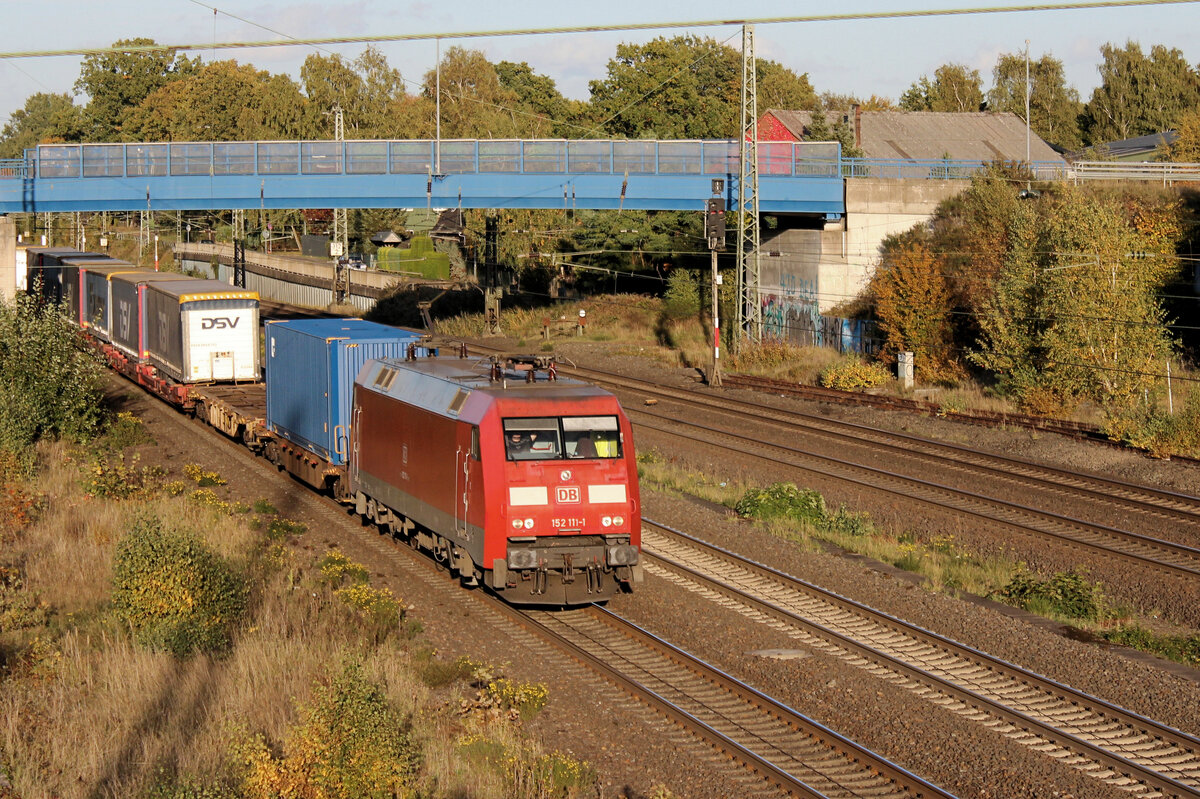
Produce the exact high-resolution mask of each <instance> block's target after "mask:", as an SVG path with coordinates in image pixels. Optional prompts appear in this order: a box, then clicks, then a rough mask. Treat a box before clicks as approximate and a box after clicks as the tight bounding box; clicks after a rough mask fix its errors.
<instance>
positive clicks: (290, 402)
mask: <svg viewBox="0 0 1200 799" xmlns="http://www.w3.org/2000/svg"><path fill="white" fill-rule="evenodd" d="M419 338H420V336H418V335H417V334H416V333H409V332H408V331H405V330H397V329H396V328H394V327H387V326H386V325H380V324H376V323H374V322H367V321H364V320H362V319H303V320H295V321H288V322H268V323H267V326H266V350H267V358H266V367H267V429H268V430H270V431H271V432H272V433H275V434H276V435H278V436H280V437H282V438H285V439H287V440H288V441H290V442H292V443H293V444H296V445H298V446H301V447H304V448H305V449H307V450H309V451H310V452H314V453H316V454H317V455H320V456H321V457H322V458H324V459H325V460H327V461H329V462H330V463H333V464H335V465H339V466H340V465H342V464H344V463H345V462H346V455H347V444H348V442H349V440H350V406H351V403H352V402H353V399H354V378H355V377H356V376H357V375H358V372H359V370H360V369H362V367H363V365H364V364H365V363H366V362H367V361H370V360H373V359H376V358H401V359H402V358H404V357H405V354H406V353H407V350H408V345H409V344H410V343H413V342H415V341H417V340H418V339H419ZM421 354H426V353H425V350H424V348H422V352H421Z"/></svg>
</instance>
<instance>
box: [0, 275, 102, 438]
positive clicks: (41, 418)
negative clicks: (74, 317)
mask: <svg viewBox="0 0 1200 799" xmlns="http://www.w3.org/2000/svg"><path fill="white" fill-rule="evenodd" d="M100 399H101V391H100V366H99V365H98V364H97V363H96V361H95V360H94V359H93V358H91V357H89V356H88V355H86V354H85V353H84V352H83V351H82V350H80V349H79V347H78V346H77V345H76V333H75V330H74V328H72V327H71V325H70V323H69V322H67V320H66V318H65V317H64V316H63V315H62V314H60V313H58V309H57V308H55V307H48V306H40V305H39V302H38V301H37V300H36V299H35V298H34V297H33V296H32V295H29V294H25V293H20V294H18V295H17V297H16V298H15V299H13V300H10V301H8V302H2V303H0V449H4V450H7V451H9V452H11V453H13V454H15V455H18V456H22V457H27V456H29V455H30V454H31V449H30V448H31V447H32V445H33V444H34V443H36V442H37V441H38V440H40V439H43V438H54V437H62V438H66V439H69V440H73V441H83V440H86V439H88V438H90V437H91V436H93V435H94V434H95V433H96V431H97V429H98V427H99V424H100V420H101V409H100Z"/></svg>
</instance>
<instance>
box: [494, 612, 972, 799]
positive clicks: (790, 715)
mask: <svg viewBox="0 0 1200 799" xmlns="http://www.w3.org/2000/svg"><path fill="white" fill-rule="evenodd" d="M500 607H501V608H502V609H503V610H504V612H506V613H510V614H512V615H513V616H514V617H520V618H523V619H524V620H525V621H526V623H527V624H528V625H532V626H533V627H534V628H535V629H536V632H538V633H539V634H541V635H542V636H543V637H545V638H547V639H548V640H552V641H553V642H554V643H555V644H556V645H557V646H559V647H561V648H563V649H565V650H567V651H568V652H569V653H570V654H571V655H572V656H574V657H576V658H578V659H580V660H582V661H584V662H585V663H587V664H589V665H590V666H592V667H593V668H594V669H596V670H597V671H599V672H600V673H602V674H604V675H606V676H607V677H609V678H610V679H612V680H613V681H614V682H616V683H617V684H618V685H620V686H623V687H625V688H626V689H627V690H629V691H631V692H632V693H634V694H635V695H637V696H639V697H641V698H642V699H643V701H646V702H647V703H649V704H651V705H653V706H655V707H656V708H658V709H659V710H660V711H662V712H664V713H665V714H666V715H667V716H668V717H670V718H671V719H672V720H674V721H675V722H676V723H679V724H681V725H682V726H684V727H685V728H687V729H690V730H692V731H693V732H696V733H697V734H699V735H700V737H702V738H703V739H704V740H706V741H708V742H709V743H710V744H711V745H713V746H714V747H716V748H718V749H719V750H721V751H724V752H726V753H727V754H731V755H734V756H736V757H737V758H738V759H740V760H743V761H744V762H746V763H747V765H748V767H750V768H751V770H752V771H754V772H755V773H758V774H759V775H760V776H763V777H765V778H767V779H770V780H771V781H772V782H775V783H776V784H778V785H779V786H780V787H781V788H783V789H784V790H785V791H788V792H789V793H796V794H798V795H801V796H813V797H824V796H826V794H824V793H821V792H820V791H817V790H816V789H815V788H814V787H812V786H810V785H809V784H808V783H806V782H804V781H803V780H801V779H799V778H798V777H796V776H795V775H793V774H790V773H789V772H787V771H786V770H784V769H782V768H781V767H779V766H778V765H776V764H774V763H772V762H771V761H770V760H769V759H767V758H766V757H765V756H763V755H761V754H759V753H757V752H755V751H753V749H751V748H749V747H748V746H746V745H745V744H742V743H740V742H738V741H737V740H735V739H734V738H733V737H731V735H730V734H727V733H725V732H722V731H721V730H719V729H717V728H716V727H715V726H713V725H712V724H709V723H708V722H705V721H703V720H702V719H699V718H698V717H697V716H695V715H694V714H693V713H690V712H688V711H687V710H686V709H684V708H682V707H680V706H679V705H678V704H676V703H675V702H673V701H671V700H670V699H668V698H667V697H665V696H663V695H662V694H661V693H660V692H658V691H655V690H654V689H653V688H651V687H649V686H648V685H646V684H644V683H643V682H641V681H639V680H637V679H635V678H633V677H632V676H630V675H629V674H626V673H624V672H623V671H622V670H621V669H620V668H619V667H618V666H617V665H615V664H614V663H612V662H611V661H609V660H606V659H604V658H602V657H598V656H597V655H595V654H594V653H592V652H589V651H588V650H587V649H586V648H585V647H584V646H581V645H580V644H578V643H576V642H575V641H572V640H571V639H570V638H568V637H567V636H566V635H565V634H564V633H562V632H559V631H558V630H556V629H554V628H553V626H566V627H571V622H570V619H569V614H568V615H566V616H564V614H561V613H548V612H547V611H526V610H520V609H517V608H513V607H511V606H509V605H505V604H503V603H501V604H500ZM587 612H588V613H589V614H590V615H592V616H593V617H595V618H596V619H598V620H599V621H600V622H601V623H602V624H604V625H606V626H607V627H609V628H611V629H613V630H615V631H616V632H617V633H618V634H620V635H621V636H623V637H625V638H627V639H629V640H631V641H632V642H634V643H635V644H636V645H637V646H639V647H641V648H644V649H648V650H650V651H653V652H655V653H657V654H658V655H659V656H660V657H664V658H666V659H668V660H671V661H673V662H675V663H676V664H677V665H679V666H680V667H681V668H683V669H685V670H687V671H689V672H692V673H693V674H696V675H699V676H700V677H701V678H702V679H703V680H705V681H707V682H709V683H711V684H713V685H715V686H717V687H718V688H720V689H721V690H722V691H723V692H726V693H728V694H730V695H732V696H734V697H736V698H737V699H738V700H739V701H741V702H743V703H745V704H747V705H751V706H753V707H755V708H757V709H758V710H759V711H760V712H761V713H762V714H765V715H767V716H771V717H773V718H775V719H776V720H777V721H779V722H780V723H782V724H783V725H784V726H785V727H787V728H789V729H791V730H794V731H796V732H797V733H799V734H801V735H804V736H806V737H808V738H811V739H814V740H816V741H818V742H819V743H820V744H821V745H823V746H825V747H827V748H828V749H830V750H832V751H835V752H838V753H840V754H842V755H844V756H845V757H846V758H847V760H848V761H849V762H852V763H855V764H857V765H858V766H860V767H861V768H862V770H863V771H868V772H873V773H877V774H879V775H881V776H882V777H883V778H884V779H886V780H888V781H890V782H892V783H893V784H895V785H896V786H897V787H898V788H899V789H900V790H902V791H903V792H904V793H905V794H906V795H909V796H914V797H930V799H935V798H937V797H943V798H944V797H951V794H949V793H947V792H945V791H943V790H942V789H940V788H938V787H937V786H935V785H933V784H931V783H929V782H927V781H926V780H923V779H921V778H920V777H918V776H916V775H915V774H913V773H911V772H909V771H908V770H907V769H904V768H903V767H901V766H898V765H896V764H894V763H892V762H890V761H888V760H887V759H885V758H882V757H880V756H879V755H878V754H876V753H874V752H872V751H871V750H869V749H867V748H865V747H863V746H861V745H860V744H858V743H856V742H854V741H852V740H850V739H849V738H846V737H845V736H843V735H840V734H839V733H837V732H835V731H833V730H831V729H829V728H828V727H825V726H824V725H822V724H820V723H819V722H816V721H814V720H812V719H809V718H808V717H806V716H804V715H803V714H801V713H799V712H797V711H795V710H793V709H792V708H790V707H788V706H787V705H784V704H783V703H781V702H779V700H777V699H774V698H772V697H771V696H768V695H767V694H764V693H762V692H761V691H758V690H757V689H755V688H753V687H751V686H749V685H746V684H745V683H743V682H741V681H740V680H738V679H737V678H735V677H733V676H731V675H729V674H727V673H725V672H723V671H721V670H720V669H717V668H716V667H714V666H712V665H710V664H708V663H705V662H704V661H702V660H700V659H699V658H697V657H696V656H695V655H692V654H690V653H688V652H685V651H684V650H682V649H680V648H678V647H676V646H674V645H673V644H671V643H669V642H668V641H666V640H665V639H663V638H661V637H660V636H656V635H654V634H653V633H651V632H649V631H648V630H645V629H644V628H642V627H640V626H638V625H636V624H634V623H633V622H631V621H629V620H627V619H625V618H623V617H621V616H619V615H617V614H615V613H613V612H611V611H609V610H606V609H604V608H601V607H599V606H596V605H593V606H592V607H591V608H589V609H588V611H587ZM552 625H553V626H552ZM572 629H574V628H572ZM871 795H876V793H875V792H874V791H872V793H871Z"/></svg>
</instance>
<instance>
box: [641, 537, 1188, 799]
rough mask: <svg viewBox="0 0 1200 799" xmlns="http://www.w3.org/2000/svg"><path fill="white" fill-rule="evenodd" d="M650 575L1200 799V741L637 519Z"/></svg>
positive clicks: (1085, 768)
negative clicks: (641, 528)
mask: <svg viewBox="0 0 1200 799" xmlns="http://www.w3.org/2000/svg"><path fill="white" fill-rule="evenodd" d="M642 542H643V552H644V554H645V555H648V556H649V557H650V558H651V559H652V561H653V562H652V563H648V564H647V569H648V571H649V572H650V573H652V574H656V575H657V576H659V577H662V578H663V579H667V580H669V581H671V582H674V583H676V584H678V585H679V586H680V587H682V588H684V589H686V590H689V591H693V592H696V593H699V594H701V595H703V596H706V597H707V598H709V599H711V600H712V601H714V602H717V603H719V604H721V605H723V606H725V607H727V608H729V609H731V610H734V611H735V612H738V613H741V614H742V615H744V616H746V617H748V618H750V619H752V620H754V621H756V622H760V623H764V624H772V625H773V626H775V627H776V628H778V627H779V625H780V623H782V624H783V625H785V627H786V628H787V632H788V634H790V635H792V636H793V637H795V638H797V639H798V640H800V641H802V642H804V643H805V644H806V645H808V646H810V647H812V648H814V649H818V650H821V651H823V652H825V653H827V654H828V655H830V656H832V657H837V658H841V659H843V660H845V661H847V662H849V663H851V664H854V665H856V666H858V667H860V668H863V669H866V670H868V671H869V672H871V673H872V674H873V675H875V676H876V677H878V678H880V679H882V680H885V681H887V682H890V683H892V684H894V685H896V686H898V687H901V688H904V689H906V690H909V691H912V692H913V693H915V694H916V695H918V696H920V697H922V698H924V699H926V700H927V701H929V702H932V703H934V704H936V705H938V706H941V707H944V708H945V709H946V710H947V711H949V712H952V713H956V714H959V715H961V716H965V717H968V718H970V719H972V720H974V721H976V722H977V723H979V724H982V725H984V726H986V727H988V728H990V729H992V730H994V731H995V732H997V733H998V734H1000V735H1004V736H1006V737H1008V738H1010V739H1013V740H1015V741H1018V742H1020V743H1022V744H1024V745H1026V746H1028V747H1031V748H1033V749H1035V750H1037V751H1040V752H1042V753H1044V754H1045V755H1047V756H1048V757H1051V758H1054V759H1056V760H1059V761H1060V762H1063V763H1066V764H1068V765H1071V766H1072V767H1074V768H1076V769H1078V770H1080V771H1082V772H1084V773H1086V774H1088V775H1090V776H1092V777H1093V778H1095V779H1098V780H1100V781H1102V782H1104V783H1106V784H1108V785H1112V786H1115V787H1117V788H1120V789H1123V790H1125V791H1128V792H1130V793H1131V794H1133V795H1136V796H1144V797H1160V796H1163V797H1168V796H1169V797H1200V739H1197V738H1195V737H1193V736H1191V735H1188V734H1187V733H1183V732H1181V731H1179V730H1176V729H1173V728H1171V727H1167V726H1165V725H1161V724H1159V723H1157V722H1155V721H1153V720H1151V719H1148V718H1145V717H1143V716H1140V715H1138V714H1135V713H1131V712H1129V711H1126V710H1124V709H1122V708H1120V707H1118V706H1115V705H1113V704H1110V703H1107V702H1105V701H1103V700H1101V699H1098V698H1096V697H1093V696H1089V695H1086V694H1083V693H1081V692H1079V691H1076V690H1074V689H1072V688H1070V687H1068V686H1066V685H1062V684H1060V683H1057V682H1054V681H1052V680H1049V679H1047V678H1044V677H1041V676H1040V675H1037V674H1035V673H1032V672H1029V671H1026V670H1024V669H1022V668H1020V667H1019V666H1016V665H1014V664H1011V663H1007V662H1004V661H1002V660H999V659H997V658H993V657H991V656H990V655H987V654H986V653H983V652H980V651H978V650H975V649H972V648H970V647H967V646H964V645H961V644H958V643H956V642H954V641H952V640H950V639H948V638H945V637H942V636H939V635H937V634H935V633H932V632H929V631H927V630H924V629H921V628H919V627H916V626H914V625H910V624H907V623H906V622H904V621H902V620H900V619H897V618H894V617H892V616H888V615H886V614H883V613H880V612H878V611H875V610H873V609H871V608H869V607H866V606H864V605H861V604H859V603H856V602H854V601H852V600H849V599H846V598H844V597H841V596H839V595H836V594H833V593H831V592H828V591H825V590H824V589H821V588H819V587H817V586H815V585H812V584H810V583H806V582H804V581H801V580H798V579H796V578H794V577H791V576H789V575H786V574H783V573H781V572H778V571H776V570H774V569H771V568H769V567H767V566H764V565H762V564H759V563H756V562H754V561H752V560H749V559H747V558H744V557H742V556H740V555H737V554H735V553H732V552H729V551H727V550H724V549H721V548H719V547H716V546H713V545H711V544H708V543H706V542H704V541H701V540H699V539H697V538H694V537H692V536H689V535H687V534H685V533H683V532H681V531H678V530H675V529H672V528H670V527H667V526H664V525H660V524H657V523H656V522H653V521H652V520H649V519H643V537H642Z"/></svg>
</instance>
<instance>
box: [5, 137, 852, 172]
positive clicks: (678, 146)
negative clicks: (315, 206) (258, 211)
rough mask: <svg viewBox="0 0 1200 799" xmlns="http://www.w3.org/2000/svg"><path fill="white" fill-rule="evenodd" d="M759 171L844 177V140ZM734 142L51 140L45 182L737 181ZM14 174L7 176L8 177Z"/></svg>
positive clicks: (32, 167) (774, 155) (769, 147)
mask: <svg viewBox="0 0 1200 799" xmlns="http://www.w3.org/2000/svg"><path fill="white" fill-rule="evenodd" d="M758 154H759V155H758V161H759V163H758V169H759V174H760V175H770V176H785V177H825V178H831V177H838V176H840V175H841V173H842V169H841V158H840V156H841V147H840V145H839V144H838V143H837V142H760V143H759V145H758ZM739 156H740V148H739V142H738V141H736V140H730V141H724V140H715V141H714V140H688V141H643V140H624V139H621V140H616V139H614V140H609V139H581V140H566V139H499V140H477V139H469V140H459V139H451V140H441V141H433V140H390V141H375V140H371V141H344V142H339V141H262V142H165V143H138V144H43V145H39V146H38V147H36V148H31V149H29V150H27V151H26V159H25V162H18V163H23V165H24V167H25V169H26V172H27V174H33V175H36V176H37V177H41V178H117V177H142V176H147V177H187V176H210V175H212V176H225V175H255V176H258V175H261V176H271V175H388V174H392V175H397V174H398V175H414V174H420V175H424V174H431V175H439V176H440V175H456V174H484V173H486V174H497V173H499V174H505V173H508V174H556V173H558V174H581V173H584V174H602V175H667V176H670V175H675V176H679V175H731V174H732V175H736V174H738V172H739V164H738V159H739ZM3 176H6V175H4V174H3V173H0V177H3Z"/></svg>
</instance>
